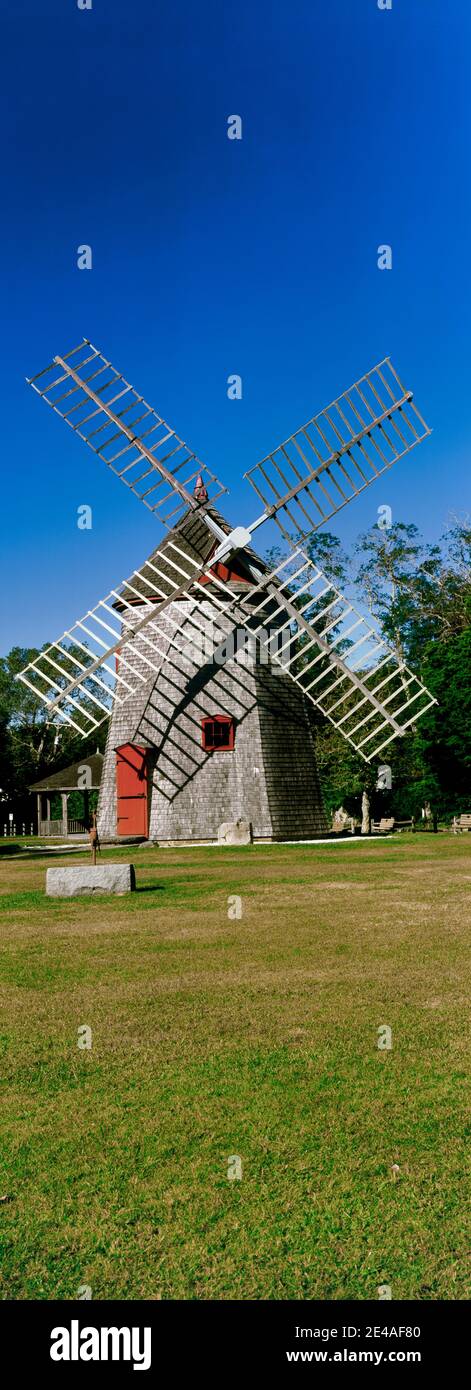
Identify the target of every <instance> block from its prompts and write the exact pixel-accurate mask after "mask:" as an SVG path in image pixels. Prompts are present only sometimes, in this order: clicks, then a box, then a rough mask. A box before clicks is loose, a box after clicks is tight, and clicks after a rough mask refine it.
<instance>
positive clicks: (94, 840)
mask: <svg viewBox="0 0 471 1390" xmlns="http://www.w3.org/2000/svg"><path fill="white" fill-rule="evenodd" d="M88 838H89V840H90V849H91V852H92V864H96V852H97V849H98V850H99V849H100V841H99V839H98V830H97V828H96V811H93V813H92V824H91V826H90V830H89V832H88Z"/></svg>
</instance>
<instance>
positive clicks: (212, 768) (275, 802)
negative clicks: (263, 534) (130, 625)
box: [98, 518, 328, 841]
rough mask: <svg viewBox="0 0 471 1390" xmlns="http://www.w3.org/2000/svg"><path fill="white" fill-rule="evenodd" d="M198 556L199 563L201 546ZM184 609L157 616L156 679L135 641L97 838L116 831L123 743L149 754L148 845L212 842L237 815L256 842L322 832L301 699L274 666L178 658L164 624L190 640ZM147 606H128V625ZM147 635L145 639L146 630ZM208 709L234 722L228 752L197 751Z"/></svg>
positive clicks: (107, 764)
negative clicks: (130, 689)
mask: <svg viewBox="0 0 471 1390" xmlns="http://www.w3.org/2000/svg"><path fill="white" fill-rule="evenodd" d="M192 524H193V525H194V518H192ZM199 525H201V522H199ZM189 529H190V528H186V529H185V539H186V541H187V542H188V532H189ZM198 539H199V538H198ZM204 542H205V545H206V535H205V537H204ZM181 543H182V533H181V530H179V532H178V544H179V545H181ZM198 550H200V545H199V544H198ZM210 553H211V552H210ZM245 553H247V552H245ZM202 558H207V555H206V550H205V552H204V556H203V557H202ZM238 563H239V564H240V558H239V560H238ZM257 563H260V562H258V561H257ZM192 606H193V605H192V604H191V603H189V602H188V601H187V600H180V601H178V602H177V603H174V604H172V605H171V607H170V608H169V609H168V610H167V613H166V614H162V617H161V618H160V619H159V625H160V626H161V627H162V628H164V631H165V633H166V634H167V640H166V639H165V636H164V637H163V638H162V636H160V637H159V640H158V647H159V649H160V656H159V657H158V663H159V665H158V671H157V674H156V675H152V674H151V673H150V672H149V667H148V666H147V665H146V664H145V662H143V661H142V659H140V651H139V642H140V637H139V635H138V636H137V638H136V641H135V643H134V642H133V644H132V664H133V666H139V667H140V669H141V670H142V673H143V675H145V676H146V677H148V679H146V681H145V683H144V682H143V683H142V684H141V685H140V687H139V689H138V691H137V692H136V693H135V694H134V695H132V696H130V698H129V700H127V701H126V703H125V704H124V705H123V706H122V707H119V706H117V707H116V708H115V712H114V714H113V717H112V719H111V721H110V726H109V731H108V739H107V745H106V752H105V760H104V766H103V776H102V782H101V790H100V799H99V807H98V828H99V832H100V835H101V837H102V838H105V837H106V836H108V835H111V836H115V835H116V814H117V812H116V751H115V750H116V748H117V747H119V745H121V744H124V743H135V744H139V745H141V746H144V747H147V748H148V749H149V766H148V777H149V803H150V804H149V837H150V838H151V839H155V840H159V841H166V840H192V839H198V840H199V839H201V840H213V839H216V838H217V832H218V828H219V826H220V825H221V824H222V822H223V821H235V820H237V819H239V818H243V819H247V820H250V821H252V822H253V829H254V836H255V838H268V839H295V838H298V837H299V838H303V837H304V838H309V837H311V836H314V835H316V834H317V833H319V832H322V831H326V830H327V829H328V825H327V819H326V815H325V812H324V808H323V804H322V796H321V790H320V785H319V777H318V773H317V767H316V760H315V751H314V742H313V734H312V724H311V719H310V715H309V707H307V705H306V701H305V699H304V697H303V695H302V693H301V692H300V691H299V690H298V689H297V687H296V686H295V685H294V683H293V682H292V680H291V679H290V677H289V676H288V675H287V674H285V673H284V672H283V671H280V668H279V667H275V666H271V665H268V664H267V665H265V664H259V663H256V662H255V661H254V660H253V659H249V658H248V656H247V654H246V653H242V652H240V653H238V654H237V655H236V656H235V657H233V658H232V659H231V660H228V661H227V662H226V663H225V664H224V665H218V664H216V663H215V662H214V661H213V660H209V661H207V660H206V661H205V660H204V658H203V664H202V665H199V666H195V664H194V663H192V662H191V660H190V659H189V658H188V656H187V655H186V654H181V653H177V652H176V651H175V649H174V648H172V647H171V646H170V642H169V640H168V639H169V637H170V634H171V632H172V631H173V627H172V623H171V619H172V617H174V618H175V617H176V618H177V620H178V622H179V624H182V623H184V625H185V636H186V629H187V630H188V642H190V641H191V639H192V637H193V635H194V629H193V627H192V626H191V624H190V622H189V616H190V612H191V608H192ZM145 607H148V605H146V606H145ZM145 607H144V605H140V606H138V607H137V608H136V623H137V622H139V621H140V619H141V618H142V617H143V615H144V613H145ZM198 609H199V615H200V621H201V617H204V619H205V620H206V621H207V622H208V623H212V621H213V617H214V614H213V610H212V609H211V608H210V606H209V604H208V603H205V596H204V588H203V589H202V594H201V602H200V603H199V604H198ZM128 618H129V613H128ZM145 632H146V635H147V638H149V637H150V636H151V626H150V627H147V628H146V629H145ZM142 650H143V651H146V650H147V653H148V649H146V648H145V647H144V648H142ZM216 713H219V714H227V715H230V716H231V717H232V718H233V719H234V720H235V744H234V749H233V751H229V752H227V751H221V752H218V751H216V752H207V751H206V750H205V749H204V748H203V747H202V738H201V721H202V719H204V718H208V717H210V716H211V715H214V714H216Z"/></svg>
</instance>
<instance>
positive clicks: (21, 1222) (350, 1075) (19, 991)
mask: <svg viewBox="0 0 471 1390" xmlns="http://www.w3.org/2000/svg"><path fill="white" fill-rule="evenodd" d="M85 857H87V856H86V854H85V853H84V858H85ZM80 858H81V856H79V855H74V856H73V858H72V857H71V858H70V859H68V860H66V859H64V862H68V863H71V864H77V863H79V862H80ZM119 858H121V859H123V860H126V859H129V858H131V852H130V850H129V847H127V848H126V849H125V850H124V849H123V850H121V851H119V850H118V851H116V850H110V851H104V852H103V861H104V862H105V861H106V860H107V859H110V860H113V859H115V860H116V859H119ZM132 858H133V861H134V863H135V865H136V872H137V881H138V887H139V890H140V891H138V892H137V893H135V894H133V895H130V896H129V897H127V898H114V897H108V896H107V897H104V898H102V899H101V898H100V900H97V899H96V898H94V899H91V898H90V899H88V898H81V899H77V900H64V901H62V900H57V899H46V898H45V896H44V877H45V869H46V867H47V865H48V864H49V863H50V862H51V861H50V860H49V859H48V860H46V859H40V858H38V859H34V860H31V861H29V862H28V861H27V862H25V860H23V858H19V859H15V860H9V861H8V863H4V864H3V866H2V879H1V885H0V982H1V1004H2V1008H1V1015H0V1078H1V1091H2V1095H1V1107H2V1162H1V1169H0V1172H1V1176H0V1198H4V1197H5V1198H6V1199H7V1200H6V1201H1V1202H0V1244H1V1246H2V1252H1V1296H2V1297H3V1298H7V1299H8V1298H14V1299H27V1298H30V1299H52V1298H71V1299H74V1298H76V1296H77V1290H78V1287H79V1285H80V1284H90V1285H91V1287H92V1293H93V1297H94V1298H95V1299H106V1298H127V1299H136V1298H170V1299H175V1298H180V1297H181V1298H192V1299H193V1298H199V1299H201V1298H203V1299H208V1298H215V1299H236V1298H243V1299H249V1298H255V1299H276V1298H279V1299H290V1298H305V1299H340V1300H341V1299H348V1298H353V1299H376V1298H377V1288H378V1285H379V1284H382V1283H390V1284H391V1285H392V1293H393V1298H394V1299H396V1300H398V1299H399V1300H400V1299H415V1298H418V1299H430V1300H437V1299H466V1298H467V1297H469V1292H470V1287H469V1279H468V1275H467V1270H468V1263H467V1259H468V1255H469V1230H467V1229H466V1224H467V1223H466V1207H467V1176H466V1174H467V1160H466V1153H467V1139H468V1138H469V1128H470V1123H469V1045H468V1036H469V1028H468V1027H467V1022H466V1020H467V1009H468V999H469V973H470V972H469V958H468V957H467V954H466V944H467V943H466V937H467V934H468V933H467V924H468V921H469V887H470V884H471V837H469V838H468V837H462V838H460V839H457V838H456V837H452V836H450V837H448V836H444V835H443V836H432V835H431V836H429V837H425V836H409V835H401V836H400V837H397V838H395V839H392V840H391V839H390V840H388V841H385V842H371V843H369V844H348V845H338V846H335V847H330V846H328V847H327V846H325V845H319V846H282V845H279V846H267V847H253V848H248V849H241V850H236V849H234V850H232V849H228V850H214V849H189V850H178V849H174V850H157V849H156V850H147V849H146V850H143V851H139V850H135V851H134V850H133V852H132ZM53 862H54V863H60V862H61V859H60V858H59V856H57V857H56V856H54V861H53ZM231 894H239V895H240V896H241V897H242V902H243V916H242V920H240V921H237V920H236V921H233V920H230V919H229V918H228V915H227V911H228V906H227V899H228V896H229V895H231ZM381 1024H388V1025H389V1026H390V1027H391V1028H392V1030H393V1047H392V1050H391V1051H380V1050H378V1048H377V1045H376V1044H377V1029H378V1027H379V1026H380V1025H381ZM82 1025H88V1026H89V1027H91V1028H92V1031H93V1045H92V1048H91V1050H89V1051H88V1050H83V1051H82V1050H80V1049H79V1048H78V1046H77V1037H78V1029H79V1028H80V1027H81V1026H82ZM230 1155H239V1156H240V1158H241V1161H242V1180H241V1181H229V1180H228V1177H227V1171H228V1159H229V1156H230ZM393 1165H397V1166H398V1170H399V1171H398V1172H397V1171H395V1170H394V1169H393Z"/></svg>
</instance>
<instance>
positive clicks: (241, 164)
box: [0, 0, 471, 652]
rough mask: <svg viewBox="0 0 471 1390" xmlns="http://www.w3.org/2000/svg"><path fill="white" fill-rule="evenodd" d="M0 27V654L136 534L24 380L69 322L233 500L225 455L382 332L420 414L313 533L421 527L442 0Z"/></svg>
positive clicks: (64, 335) (436, 393)
mask: <svg viewBox="0 0 471 1390" xmlns="http://www.w3.org/2000/svg"><path fill="white" fill-rule="evenodd" d="M2 30H3V56H2V58H1V59H0V62H1V82H0V91H1V104H2V107H3V110H2V133H3V141H2V145H3V150H2V185H3V199H2V203H3V217H2V239H3V254H2V257H1V267H0V269H1V280H2V302H3V319H4V334H3V346H4V359H3V363H2V375H1V381H2V395H3V400H2V421H3V424H2V445H3V459H4V466H3V517H2V523H3V524H2V534H3V586H2V587H3V591H4V593H5V592H6V589H7V581H8V579H9V581H10V597H9V599H8V601H7V603H6V604H5V607H4V613H3V619H2V628H1V642H0V650H1V651H2V652H6V651H8V649H9V648H10V647H11V646H12V645H14V644H15V645H16V644H19V645H40V644H41V643H42V642H43V641H45V640H46V639H51V640H52V639H53V638H54V637H56V636H57V635H58V634H59V633H60V632H61V631H62V630H63V628H64V627H66V626H68V625H69V624H70V623H71V622H72V621H73V620H74V619H75V618H77V617H79V616H80V615H81V614H82V612H84V611H85V610H86V609H87V608H88V607H90V606H93V604H94V603H95V602H96V600H97V599H98V598H99V597H101V595H102V594H104V593H106V592H107V590H108V589H109V588H110V586H111V585H112V584H115V583H117V582H118V581H119V580H120V579H122V578H124V577H125V576H127V575H128V574H129V573H130V571H131V570H132V569H133V568H134V567H135V566H136V565H138V564H139V563H141V562H142V560H143V558H144V557H145V555H146V554H147V553H149V551H150V550H151V549H152V548H153V547H154V546H155V544H156V543H157V542H158V540H159V539H160V537H161V534H162V533H161V530H160V528H159V526H158V523H157V522H156V521H155V519H154V518H153V517H152V516H150V515H149V514H148V513H147V512H146V509H145V508H144V507H142V506H141V505H140V504H139V503H138V502H137V501H135V500H134V499H133V498H132V497H131V496H130V495H129V494H128V493H127V492H126V490H125V489H124V488H123V487H122V486H121V485H120V484H119V482H118V481H117V479H115V478H113V477H112V476H111V475H110V474H109V473H108V471H107V469H106V468H105V466H104V464H102V463H100V462H99V461H98V460H97V459H96V458H95V456H94V455H93V454H92V452H91V451H90V450H89V449H87V448H86V446H85V445H84V444H83V443H82V442H81V441H80V440H79V439H77V438H75V437H74V435H73V434H72V432H71V431H70V430H69V429H67V428H66V426H65V425H64V424H63V423H62V422H61V421H60V420H59V419H58V418H57V417H56V416H55V415H54V414H53V412H52V411H50V410H48V409H47V408H46V407H45V405H44V404H43V403H42V402H41V401H40V400H39V399H38V397H37V396H35V394H34V392H32V391H31V390H30V389H29V388H28V387H27V386H26V384H25V380H24V378H25V376H30V375H32V374H33V373H34V372H36V371H39V370H40V369H41V367H43V366H45V365H46V364H47V363H48V362H49V361H50V360H51V358H52V357H53V355H54V353H56V352H59V353H62V352H64V351H67V349H68V348H71V347H72V346H73V345H74V344H75V343H77V342H79V341H80V339H81V338H82V336H86V337H88V338H90V339H91V340H92V342H94V343H95V344H96V345H97V346H98V347H99V348H100V349H101V350H102V351H103V352H104V353H105V355H106V356H107V357H109V358H110V359H111V361H112V362H113V363H114V365H115V366H117V367H118V368H119V369H120V370H121V371H123V372H124V374H125V375H126V376H127V378H128V380H129V381H131V382H132V383H133V384H134V385H135V386H136V387H137V388H138V389H139V391H140V392H142V393H143V395H145V396H146V398H147V399H148V400H149V401H150V402H151V404H153V405H155V406H156V408H157V409H158V410H159V411H160V412H161V413H162V414H163V415H164V416H165V417H166V418H167V419H168V420H169V421H170V423H171V424H172V425H173V426H174V427H175V428H176V429H177V430H178V432H179V433H180V434H182V435H183V437H184V438H186V439H188V440H189V441H190V442H191V444H192V446H193V448H194V449H195V450H196V452H197V453H199V454H200V456H201V457H202V458H203V459H204V460H205V461H206V462H207V463H208V465H209V466H210V467H211V468H213V469H214V471H215V472H217V473H218V475H219V476H222V477H223V479H224V481H225V482H227V483H228V485H229V487H230V489H231V495H230V499H229V501H228V504H227V511H228V514H229V516H230V518H231V519H232V520H234V521H236V520H249V519H251V518H252V517H253V516H254V515H255V513H256V502H255V500H254V498H253V494H252V492H251V489H250V488H249V487H248V485H247V484H246V483H242V482H241V481H240V479H241V475H242V473H243V472H244V470H245V469H247V468H249V467H250V466H251V465H252V464H254V463H255V462H256V461H257V460H258V459H259V458H260V457H262V456H263V455H264V454H265V453H266V452H267V451H268V449H270V448H271V447H273V446H274V445H276V444H277V443H279V442H280V440H281V439H283V438H285V437H286V435H288V434H290V433H291V432H292V431H293V430H294V429H296V428H297V426H298V425H300V424H302V423H304V422H305V420H306V419H307V418H309V417H310V416H311V415H312V414H313V413H314V412H315V411H316V410H318V409H320V408H321V407H322V406H323V405H324V404H326V403H327V402H328V401H330V400H331V399H332V398H333V397H334V396H336V395H337V394H339V393H340V391H341V390H342V389H343V388H344V387H347V386H349V385H350V384H351V382H352V381H353V380H355V378H356V377H358V376H359V375H361V374H362V373H363V372H364V371H366V370H368V368H369V367H370V366H372V365H373V364H374V363H375V362H376V361H378V360H379V359H380V358H382V357H384V356H385V355H386V354H388V353H390V354H391V356H392V358H393V361H394V362H395V363H396V365H397V367H398V370H399V372H400V374H401V376H402V377H403V378H405V380H406V384H407V386H412V387H413V389H414V391H415V394H416V399H417V403H418V405H419V408H420V409H421V410H422V411H423V413H424V414H425V417H426V419H427V420H428V422H429V423H430V424H431V425H432V426H433V429H434V434H433V436H432V438H431V440H428V441H427V442H426V443H425V444H423V445H421V446H420V448H419V449H417V450H415V451H414V452H413V453H412V454H411V455H410V457H409V458H407V459H405V460H403V461H402V462H400V463H398V464H397V465H396V467H395V468H394V469H393V470H392V471H391V472H390V473H389V474H388V475H387V477H386V478H385V479H384V480H381V481H380V482H379V483H377V484H376V485H375V486H374V487H373V488H371V489H369V490H368V492H367V493H366V494H365V495H364V496H363V497H362V498H360V499H358V500H357V501H356V502H355V503H353V504H352V506H351V507H348V508H347V509H346V510H345V511H344V512H342V513H341V514H340V516H339V518H338V520H337V522H336V524H335V528H334V527H332V529H335V530H336V531H337V533H338V534H339V535H340V536H341V538H342V540H343V541H344V542H345V543H348V542H349V541H351V540H352V539H353V538H354V536H355V535H356V534H358V533H359V532H360V531H362V530H366V529H367V528H368V527H370V526H371V525H373V524H374V523H375V521H376V518H377V508H378V506H379V505H381V504H385V503H386V504H389V505H390V506H391V507H392V511H393V518H394V519H395V520H407V521H414V522H415V523H416V524H417V525H418V526H419V527H420V528H421V529H422V530H423V532H424V534H425V535H426V537H427V538H428V539H434V538H436V537H437V536H438V535H439V534H440V532H441V530H442V528H443V526H444V524H445V523H446V520H447V518H448V516H449V514H450V512H455V513H459V514H461V515H462V514H463V513H464V512H465V511H466V510H469V497H470V489H469V481H468V480H469V452H470V421H469V405H468V400H469V369H470V353H469V324H470V265H471V253H470V249H469V248H470V245H471V235H470V233H471V226H470V222H471V216H470V214H471V198H470V134H471V131H470V125H471V108H470V104H469V87H470V77H471V71H470V69H471V61H470V53H471V43H470V41H471V6H470V5H469V0H446V3H445V0H393V7H392V10H391V11H390V12H389V11H380V10H379V9H378V6H377V0H290V3H289V4H288V3H287V0H238V3H237V5H229V4H225V3H223V0H198V4H195V3H194V0H172V3H171V4H163V3H162V2H161V0H93V9H92V11H90V12H89V11H80V10H79V9H78V8H77V4H76V0H42V3H41V4H40V5H38V4H37V0H35V2H34V3H33V0H15V4H14V5H11V6H5V7H3V13H2ZM234 113H237V114H240V115H241V117H242V120H243V139H242V140H241V141H230V140H228V139H227V133H226V132H227V117H228V116H229V115H231V114H234ZM84 243H87V244H90V245H91V246H92V249H93V270H92V271H79V270H78V268H77V247H78V246H79V245H81V244H84ZM383 243H389V244H391V245H392V248H393V269H392V271H391V272H387V271H385V272H380V271H379V270H378V268H377V247H378V246H379V245H380V244H383ZM232 373H238V374H240V375H241V376H242V379H243V398H242V400H241V401H230V400H228V398H227V394H226V392H227V377H228V376H229V375H230V374H232ZM84 503H85V504H89V505H90V506H92V508H93V528H92V530H91V531H83V530H79V529H78V527H77V508H78V507H79V506H81V505H83V504H84ZM257 510H258V509H257ZM268 539H269V538H268V536H267V541H268Z"/></svg>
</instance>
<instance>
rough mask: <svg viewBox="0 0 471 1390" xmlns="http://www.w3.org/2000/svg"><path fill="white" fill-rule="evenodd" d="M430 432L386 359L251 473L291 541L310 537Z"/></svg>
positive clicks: (268, 510)
mask: <svg viewBox="0 0 471 1390" xmlns="http://www.w3.org/2000/svg"><path fill="white" fill-rule="evenodd" d="M430 433H431V431H430V429H429V428H428V426H427V425H426V424H425V421H424V420H423V419H422V416H421V415H420V414H419V411H418V410H417V407H416V406H415V405H414V404H413V400H412V392H411V391H406V390H405V388H404V387H403V385H402V382H401V381H400V379H399V377H398V375H397V372H396V371H395V369H394V367H393V366H392V363H391V360H390V358H385V359H384V361H383V362H380V363H378V365H377V366H376V367H373V368H372V370H371V371H370V372H367V374H366V375H365V376H364V377H361V378H360V380H359V381H357V382H355V383H354V385H353V386H351V387H350V389H349V390H348V391H344V393H343V395H341V396H339V397H338V398H337V400H335V401H333V402H332V404H331V405H329V406H326V407H325V409H324V410H321V411H320V413H319V414H318V415H315V416H314V417H313V419H312V420H309V421H308V423H307V425H304V426H303V427H302V428H301V429H299V430H296V431H295V433H294V434H292V435H291V436H290V438H289V439H287V440H285V441H284V443H283V444H280V445H278V447H277V448H276V449H274V450H273V451H272V453H270V454H267V456H266V458H264V459H262V460H261V462H260V463H258V464H256V465H255V467H254V468H251V469H249V471H248V472H247V473H246V474H245V475H244V476H245V477H246V478H248V480H249V482H250V483H251V485H252V487H253V488H254V490H255V492H256V493H257V496H258V497H259V498H260V500H261V502H262V503H263V506H264V509H265V512H264V516H263V517H260V518H259V520H258V522H257V523H255V525H260V523H261V521H262V520H264V519H265V520H266V519H267V517H273V520H274V521H276V523H277V525H278V526H279V528H280V530H281V532H282V533H283V535H284V537H285V538H286V539H287V540H289V541H290V543H291V542H293V541H294V542H295V544H297V543H298V542H299V541H303V540H306V539H307V538H308V536H310V535H312V533H313V532H314V531H316V530H317V529H318V527H319V526H322V524H323V522H325V521H327V520H328V519H329V518H330V517H331V516H334V515H335V513H336V512H338V511H340V509H341V508H342V507H345V506H346V505H347V503H348V502H350V501H351V500H352V499H353V498H354V497H357V496H358V494H359V493H360V492H363V490H364V489H365V488H366V487H369V485H370V484H371V483H373V482H374V481H375V479H376V478H378V477H380V476H381V474H382V473H384V472H385V471H386V470H387V469H388V468H391V466H392V464H393V463H395V462H396V461H397V459H399V458H402V457H403V455H404V454H406V453H409V452H410V450H411V449H413V448H415V446H416V444H420V443H421V441H422V440H423V439H425V438H426V437H427V435H429V434H430Z"/></svg>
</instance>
